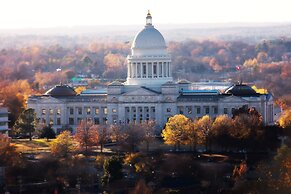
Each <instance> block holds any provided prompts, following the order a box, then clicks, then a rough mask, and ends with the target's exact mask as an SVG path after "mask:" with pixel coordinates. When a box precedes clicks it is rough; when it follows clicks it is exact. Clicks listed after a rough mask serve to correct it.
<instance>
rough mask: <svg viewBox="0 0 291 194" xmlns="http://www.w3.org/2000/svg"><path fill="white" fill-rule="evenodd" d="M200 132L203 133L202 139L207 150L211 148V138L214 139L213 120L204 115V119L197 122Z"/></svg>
mask: <svg viewBox="0 0 291 194" xmlns="http://www.w3.org/2000/svg"><path fill="white" fill-rule="evenodd" d="M195 123H196V125H197V128H198V130H200V131H201V132H202V134H203V135H202V137H203V138H204V142H205V145H206V149H207V148H208V147H209V146H210V147H211V138H212V135H213V134H212V123H213V121H212V119H211V118H210V116H209V115H204V116H203V117H202V118H200V119H197V120H195Z"/></svg>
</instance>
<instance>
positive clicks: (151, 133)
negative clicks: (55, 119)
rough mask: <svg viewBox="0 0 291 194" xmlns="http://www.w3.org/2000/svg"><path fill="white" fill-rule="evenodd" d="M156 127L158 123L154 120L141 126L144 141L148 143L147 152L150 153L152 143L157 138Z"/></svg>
mask: <svg viewBox="0 0 291 194" xmlns="http://www.w3.org/2000/svg"><path fill="white" fill-rule="evenodd" d="M155 127H156V122H155V121H153V120H150V121H148V122H143V123H142V124H141V128H142V130H143V131H144V138H143V140H144V141H145V142H146V148H147V152H148V151H149V147H150V142H152V141H153V139H154V137H155Z"/></svg>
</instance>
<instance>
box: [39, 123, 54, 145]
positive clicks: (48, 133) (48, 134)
mask: <svg viewBox="0 0 291 194" xmlns="http://www.w3.org/2000/svg"><path fill="white" fill-rule="evenodd" d="M40 137H41V138H46V140H47V141H48V140H49V139H54V138H56V133H55V132H54V130H53V129H52V126H51V125H48V126H45V127H44V128H43V129H42V130H41V134H40Z"/></svg>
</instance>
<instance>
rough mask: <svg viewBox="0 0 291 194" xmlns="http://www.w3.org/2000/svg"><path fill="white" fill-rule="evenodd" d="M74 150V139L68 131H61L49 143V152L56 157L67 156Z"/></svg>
mask: <svg viewBox="0 0 291 194" xmlns="http://www.w3.org/2000/svg"><path fill="white" fill-rule="evenodd" d="M74 150H75V146H74V140H73V137H72V136H71V132H70V131H63V132H62V133H61V134H60V135H58V136H57V138H56V139H55V140H53V141H52V143H51V153H52V154H53V155H55V156H57V157H67V156H68V154H69V153H70V152H72V151H74Z"/></svg>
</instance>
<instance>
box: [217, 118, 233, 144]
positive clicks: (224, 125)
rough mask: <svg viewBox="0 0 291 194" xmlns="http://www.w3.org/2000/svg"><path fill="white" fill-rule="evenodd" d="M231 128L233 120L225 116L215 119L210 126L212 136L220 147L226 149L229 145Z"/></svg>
mask: <svg viewBox="0 0 291 194" xmlns="http://www.w3.org/2000/svg"><path fill="white" fill-rule="evenodd" d="M233 127H234V126H233V120H232V119H231V118H229V117H228V116H227V115H219V116H218V117H216V119H215V120H214V122H213V125H212V134H213V136H214V138H215V139H216V140H217V142H218V143H219V144H220V145H222V146H224V147H227V146H228V145H230V144H231V142H230V140H231V136H230V131H231V130H232V128H233Z"/></svg>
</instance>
